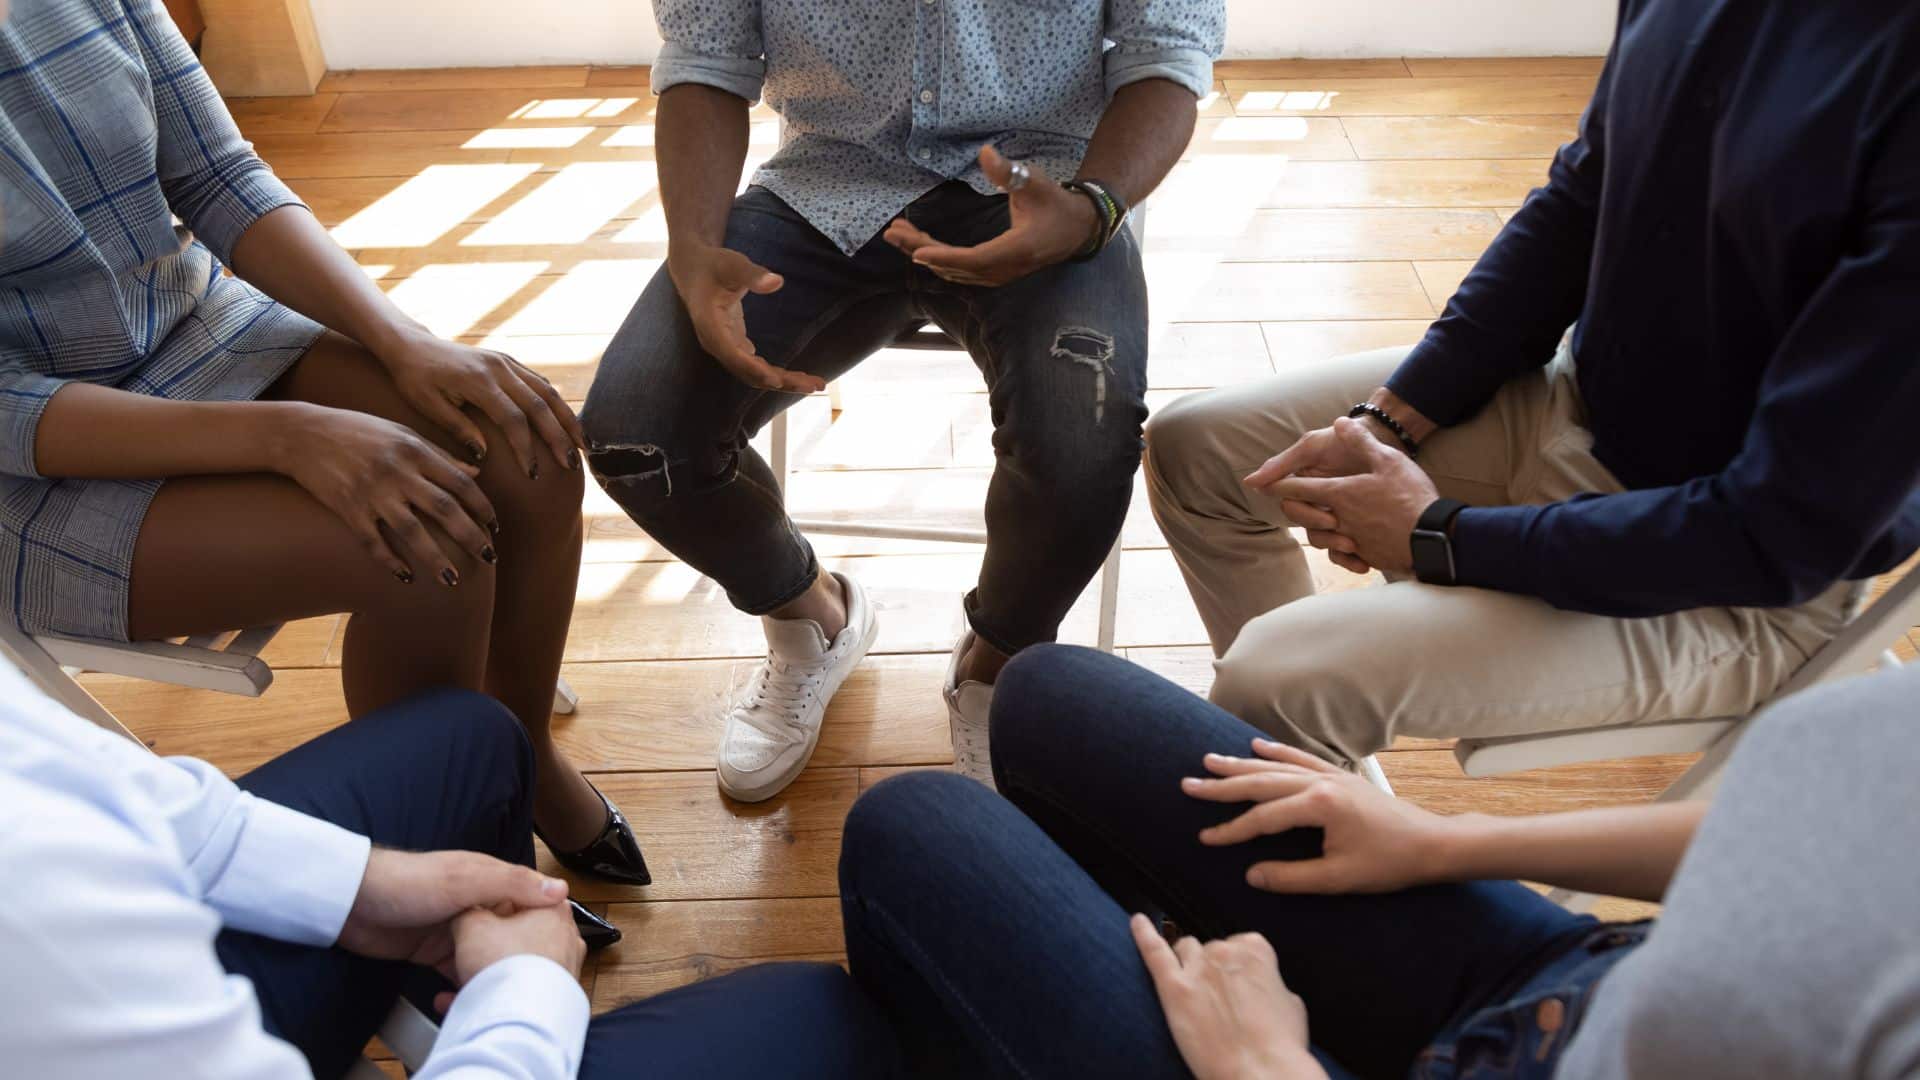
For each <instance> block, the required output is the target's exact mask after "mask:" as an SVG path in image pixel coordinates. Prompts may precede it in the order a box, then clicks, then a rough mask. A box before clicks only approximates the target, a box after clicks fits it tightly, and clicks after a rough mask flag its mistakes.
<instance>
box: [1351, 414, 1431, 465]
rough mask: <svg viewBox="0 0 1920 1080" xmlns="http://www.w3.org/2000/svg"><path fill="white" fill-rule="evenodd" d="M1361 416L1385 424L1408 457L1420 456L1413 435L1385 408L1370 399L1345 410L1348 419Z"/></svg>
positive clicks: (1356, 418) (1418, 445) (1417, 444)
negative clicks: (1388, 413)
mask: <svg viewBox="0 0 1920 1080" xmlns="http://www.w3.org/2000/svg"><path fill="white" fill-rule="evenodd" d="M1363 416H1370V417H1372V418H1373V419H1375V420H1378V421H1380V423H1381V424H1383V425H1385V426H1386V429H1387V430H1388V431H1391V432H1393V434H1394V437H1395V438H1397V439H1399V440H1400V446H1401V448H1402V449H1404V450H1406V452H1407V456H1408V457H1410V458H1417V457H1419V456H1420V444H1419V443H1417V442H1414V441H1413V436H1411V435H1409V434H1407V429H1406V428H1404V427H1401V426H1400V421H1398V420H1395V419H1394V418H1393V417H1391V416H1389V415H1387V410H1385V409H1383V408H1381V407H1380V406H1378V405H1375V404H1374V403H1373V402H1371V401H1363V402H1361V403H1360V404H1358V405H1355V406H1354V407H1353V408H1351V409H1348V410H1347V418H1348V419H1350V420H1358V419H1360V418H1361V417H1363Z"/></svg>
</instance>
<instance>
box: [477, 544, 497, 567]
mask: <svg viewBox="0 0 1920 1080" xmlns="http://www.w3.org/2000/svg"><path fill="white" fill-rule="evenodd" d="M480 557H481V558H483V559H485V560H487V561H488V562H490V563H497V562H499V561H500V556H498V555H495V554H494V553H493V545H492V544H488V545H487V546H486V547H483V548H481V549H480Z"/></svg>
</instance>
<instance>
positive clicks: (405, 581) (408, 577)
mask: <svg viewBox="0 0 1920 1080" xmlns="http://www.w3.org/2000/svg"><path fill="white" fill-rule="evenodd" d="M393 576H394V577H397V578H399V579H400V584H402V585H411V584H413V571H411V570H395V571H394V572H393Z"/></svg>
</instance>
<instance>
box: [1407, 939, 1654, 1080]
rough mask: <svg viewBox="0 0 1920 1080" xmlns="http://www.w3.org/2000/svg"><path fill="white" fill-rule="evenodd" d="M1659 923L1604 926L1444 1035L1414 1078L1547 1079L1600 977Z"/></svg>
mask: <svg viewBox="0 0 1920 1080" xmlns="http://www.w3.org/2000/svg"><path fill="white" fill-rule="evenodd" d="M1652 925H1653V924H1652V923H1651V922H1640V923H1627V924H1619V925H1612V926H1597V927H1594V928H1592V929H1590V930H1588V931H1587V933H1586V934H1585V935H1584V937H1583V938H1582V939H1581V940H1580V941H1579V942H1578V943H1577V944H1575V946H1574V947H1573V948H1571V949H1568V950H1566V951H1565V952H1563V953H1562V954H1561V955H1560V956H1559V957H1558V958H1556V959H1554V960H1552V961H1550V962H1548V963H1547V964H1546V965H1545V966H1543V967H1541V968H1540V969H1539V971H1537V972H1535V973H1534V974H1533V976H1532V977H1531V978H1529V979H1528V980H1527V981H1526V982H1525V983H1524V984H1523V985H1521V986H1519V987H1516V988H1515V989H1514V990H1512V991H1511V992H1510V993H1508V994H1504V995H1502V997H1503V1000H1501V1001H1499V1002H1496V1003H1495V1004H1492V1005H1489V1006H1487V1007H1486V1008H1484V1009H1481V1010H1480V1011H1478V1012H1476V1013H1474V1014H1473V1015H1472V1016H1469V1017H1467V1018H1466V1019H1465V1020H1464V1021H1463V1022H1461V1023H1459V1024H1458V1025H1456V1026H1454V1027H1453V1028H1451V1029H1449V1030H1448V1031H1446V1032H1444V1033H1442V1034H1441V1036H1440V1037H1439V1038H1438V1039H1436V1040H1435V1041H1434V1044H1433V1045H1432V1046H1429V1047H1427V1048H1426V1049H1425V1050H1423V1051H1421V1052H1420V1057H1419V1058H1418V1059H1417V1060H1416V1061H1415V1062H1414V1066H1413V1072H1412V1076H1413V1077H1414V1080H1495V1078H1510V1080H1547V1078H1549V1077H1551V1076H1552V1075H1553V1074H1554V1070H1555V1069H1557V1068H1558V1067H1559V1064H1560V1055H1561V1054H1563V1053H1565V1052H1566V1049H1567V1045H1568V1044H1569V1043H1570V1042H1572V1040H1573V1036H1574V1033H1575V1032H1576V1031H1578V1030H1579V1027H1580V1021H1581V1020H1582V1019H1584V1018H1585V1016H1586V1012H1587V1005H1588V1003H1589V1002H1591V1001H1592V998H1593V991H1594V988H1595V987H1597V986H1598V985H1599V984H1600V977H1601V976H1603V975H1605V974H1606V973H1607V972H1609V971H1611V970H1613V966H1614V965H1615V964H1617V963H1619V962H1620V961H1622V960H1624V959H1626V958H1627V957H1628V956H1629V955H1631V954H1632V952H1633V950H1634V949H1636V948H1638V947H1639V946H1640V944H1641V943H1643V942H1644V941H1646V939H1647V931H1648V930H1649V929H1651V927H1652Z"/></svg>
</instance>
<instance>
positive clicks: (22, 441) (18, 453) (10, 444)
mask: <svg viewBox="0 0 1920 1080" xmlns="http://www.w3.org/2000/svg"><path fill="white" fill-rule="evenodd" d="M65 385H67V384H66V382H65V380H62V379H55V378H51V377H49V376H46V375H40V374H37V373H34V372H27V371H17V370H16V371H14V372H11V373H0V475H5V476H24V477H28V478H30V479H39V478H40V470H39V469H38V468H36V467H35V465H34V449H33V446H34V439H35V438H37V437H38V433H39V431H40V416H41V414H42V413H44V412H46V411H47V402H49V401H52V400H53V395H54V394H56V393H58V392H59V390H60V388H61V387H63V386H65Z"/></svg>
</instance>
